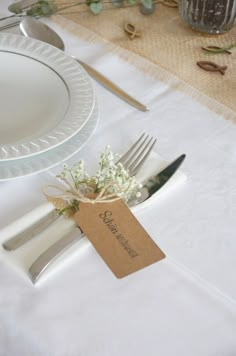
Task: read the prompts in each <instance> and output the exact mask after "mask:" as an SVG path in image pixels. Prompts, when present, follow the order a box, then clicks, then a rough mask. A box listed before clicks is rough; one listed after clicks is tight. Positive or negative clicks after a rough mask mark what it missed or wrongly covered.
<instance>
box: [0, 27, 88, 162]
mask: <svg viewBox="0 0 236 356" xmlns="http://www.w3.org/2000/svg"><path fill="white" fill-rule="evenodd" d="M0 63H1V66H0V86H1V96H0V108H1V115H0V161H4V160H6V161H8V160H15V159H21V158H23V157H24V158H26V157H29V156H32V155H35V154H39V153H42V152H44V151H47V150H49V149H51V148H54V147H56V146H58V145H60V144H62V143H64V142H65V141H66V140H68V139H70V138H71V137H72V136H74V135H75V134H76V133H78V132H79V131H80V130H81V129H82V128H83V126H84V125H85V124H86V122H87V121H88V118H89V116H90V114H91V112H92V110H93V107H94V100H95V99H94V90H93V86H92V83H91V80H90V78H89V76H88V75H87V73H86V72H85V71H84V69H83V68H82V67H81V66H80V65H79V63H78V62H76V61H75V60H73V59H72V58H71V57H69V56H67V55H66V54H65V53H63V52H62V51H60V50H59V49H57V48H55V47H53V46H50V45H48V44H46V43H43V42H41V41H37V40H34V39H31V38H25V37H23V36H20V35H13V34H6V33H4V34H0Z"/></svg>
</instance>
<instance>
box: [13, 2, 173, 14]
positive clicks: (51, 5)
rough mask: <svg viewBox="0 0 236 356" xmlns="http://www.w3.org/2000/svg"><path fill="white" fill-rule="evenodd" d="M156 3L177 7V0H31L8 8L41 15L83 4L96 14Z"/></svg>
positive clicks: (147, 6) (146, 7) (147, 7)
mask: <svg viewBox="0 0 236 356" xmlns="http://www.w3.org/2000/svg"><path fill="white" fill-rule="evenodd" d="M157 3H162V4H164V5H166V6H169V7H177V0H82V1H75V2H70V3H69V4H68V3H66V2H65V3H64V5H63V3H60V6H58V5H57V4H56V1H55V0H38V1H35V2H34V1H32V3H30V4H29V5H28V6H26V7H25V8H22V4H21V3H20V2H17V3H14V4H12V5H11V6H10V7H9V9H10V11H11V12H13V13H14V14H16V15H17V16H19V15H22V16H24V15H26V16H33V17H42V16H50V15H53V14H56V13H58V12H61V11H63V10H66V9H70V8H72V7H77V6H81V5H85V6H87V7H88V9H89V10H90V11H91V12H92V13H93V14H94V15H98V14H99V13H100V12H101V11H102V10H108V9H111V8H112V7H113V8H116V7H130V6H135V5H140V6H142V7H144V8H145V9H147V10H150V9H152V8H153V5H154V4H157ZM110 5H111V6H110ZM72 13H73V12H72ZM143 13H145V12H143Z"/></svg>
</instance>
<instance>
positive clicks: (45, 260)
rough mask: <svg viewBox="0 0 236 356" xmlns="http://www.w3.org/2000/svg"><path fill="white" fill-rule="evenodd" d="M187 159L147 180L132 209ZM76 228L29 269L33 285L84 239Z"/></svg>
mask: <svg viewBox="0 0 236 356" xmlns="http://www.w3.org/2000/svg"><path fill="white" fill-rule="evenodd" d="M185 157H186V155H185V154H183V155H181V156H180V157H178V158H177V159H176V160H174V161H173V162H172V163H171V164H169V165H168V166H167V167H166V168H164V169H163V170H162V171H161V172H159V173H158V174H156V175H153V176H152V177H151V178H149V179H148V180H146V182H144V184H143V187H142V189H141V196H140V197H139V198H134V199H133V200H131V201H129V203H128V205H129V207H131V209H132V206H136V205H138V204H140V203H141V202H144V201H145V200H147V199H148V198H150V197H151V196H152V195H153V194H154V193H156V192H157V191H158V190H159V189H161V188H162V187H163V186H164V185H165V184H166V183H167V182H168V181H169V179H170V178H171V177H172V176H173V175H174V173H175V172H176V171H177V170H178V168H179V167H180V165H181V164H182V163H183V161H184V159H185ZM75 228H77V229H79V234H76V235H75V234H71V232H70V233H69V234H67V235H65V236H64V237H62V238H61V239H60V240H58V241H57V242H55V243H54V244H53V245H52V246H50V247H49V248H48V249H47V250H45V251H44V252H43V253H42V254H41V255H39V257H38V258H37V259H36V260H35V261H34V262H33V264H32V265H31V266H30V268H29V275H30V278H31V280H32V282H33V283H36V282H37V281H38V280H39V278H40V276H42V274H43V273H44V272H45V271H46V270H47V269H48V268H49V267H50V266H51V265H52V263H53V262H54V261H55V260H56V259H57V258H58V257H59V256H61V255H62V254H63V253H64V252H65V251H67V250H68V249H69V248H71V247H72V246H74V245H75V244H76V243H77V242H78V241H80V240H81V239H82V237H84V236H85V234H84V233H83V232H82V231H81V230H80V228H79V226H76V225H75Z"/></svg>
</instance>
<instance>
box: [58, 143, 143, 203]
mask: <svg viewBox="0 0 236 356" xmlns="http://www.w3.org/2000/svg"><path fill="white" fill-rule="evenodd" d="M117 156H118V155H114V154H113V153H112V152H111V150H110V146H106V147H105V150H104V152H102V153H101V154H100V159H99V162H98V169H97V171H96V172H95V174H94V175H93V176H89V175H88V173H87V172H86V170H85V164H84V161H83V160H80V161H79V162H78V163H76V164H75V165H73V166H72V167H71V168H70V167H68V166H67V165H64V169H63V171H62V172H61V173H60V174H59V175H57V178H58V179H59V180H61V181H63V183H64V184H65V187H66V188H65V189H63V192H64V194H63V195H62V196H61V197H63V198H64V199H65V200H66V201H67V203H68V208H73V209H75V210H78V208H79V203H80V202H88V201H89V202H98V203H99V202H111V201H114V200H117V199H123V200H124V201H126V202H128V200H129V199H130V198H131V196H133V195H134V194H136V195H138V194H139V192H138V188H140V187H141V185H140V184H139V183H138V182H137V180H136V178H135V177H130V175H129V171H128V170H126V169H125V168H124V166H123V164H122V163H120V162H119V163H115V160H117ZM60 190H62V189H60Z"/></svg>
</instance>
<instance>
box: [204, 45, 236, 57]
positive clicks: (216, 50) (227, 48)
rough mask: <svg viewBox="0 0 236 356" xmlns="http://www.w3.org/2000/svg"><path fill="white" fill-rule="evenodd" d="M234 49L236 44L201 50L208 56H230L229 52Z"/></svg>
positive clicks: (208, 47)
mask: <svg viewBox="0 0 236 356" xmlns="http://www.w3.org/2000/svg"><path fill="white" fill-rule="evenodd" d="M235 47H236V43H231V44H229V45H227V46H224V47H217V46H207V47H202V50H203V51H204V52H206V53H207V54H209V55H214V54H220V53H228V54H231V52H230V50H231V49H232V48H235Z"/></svg>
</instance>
